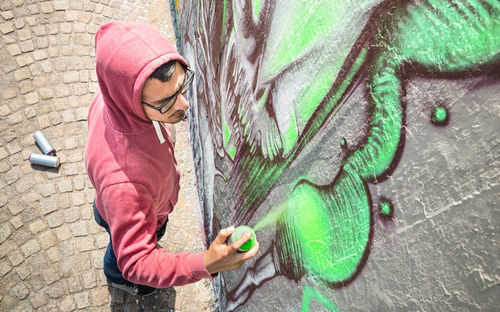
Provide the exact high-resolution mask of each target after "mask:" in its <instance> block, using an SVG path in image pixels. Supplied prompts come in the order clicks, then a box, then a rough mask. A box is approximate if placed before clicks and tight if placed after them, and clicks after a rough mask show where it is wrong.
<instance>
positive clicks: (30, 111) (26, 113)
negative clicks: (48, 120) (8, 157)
mask: <svg viewBox="0 0 500 312" xmlns="http://www.w3.org/2000/svg"><path fill="white" fill-rule="evenodd" d="M24 116H26V118H27V119H31V118H34V117H36V109H35V108H34V107H27V108H26V109H25V110H24ZM26 159H27V158H26Z"/></svg>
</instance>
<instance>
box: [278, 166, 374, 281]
mask: <svg viewBox="0 0 500 312" xmlns="http://www.w3.org/2000/svg"><path fill="white" fill-rule="evenodd" d="M277 228H278V235H277V242H276V244H277V247H278V248H279V250H278V253H279V254H280V261H281V265H282V266H287V267H289V268H290V269H291V270H293V271H294V272H293V275H297V276H299V275H302V274H303V273H305V272H307V273H309V274H311V275H313V276H316V277H318V278H320V279H322V280H325V281H328V282H331V283H335V282H340V281H343V280H346V279H348V278H349V277H350V276H351V275H352V274H353V273H354V272H355V271H356V269H357V267H358V264H359V262H360V261H361V258H362V256H363V253H364V251H365V246H366V243H367V241H368V236H369V232H370V206H369V200H368V194H367V192H366V191H365V187H364V185H363V182H362V181H361V179H360V178H359V175H357V174H356V173H354V172H350V171H349V170H348V169H347V170H344V171H342V172H341V173H340V174H339V176H338V177H337V180H336V181H335V182H334V183H332V185H330V186H326V187H317V186H316V185H313V184H310V183H309V182H307V181H305V180H303V181H302V182H299V183H298V184H297V186H296V187H295V189H294V190H293V191H292V194H291V195H290V197H289V200H288V209H287V210H286V211H285V216H284V217H283V218H281V219H278V223H277ZM290 260H291V261H292V263H290ZM291 264H293V265H291Z"/></svg>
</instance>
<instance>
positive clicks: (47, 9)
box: [40, 1, 54, 13]
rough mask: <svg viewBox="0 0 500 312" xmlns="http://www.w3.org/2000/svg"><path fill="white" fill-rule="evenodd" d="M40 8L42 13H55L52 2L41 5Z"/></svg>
mask: <svg viewBox="0 0 500 312" xmlns="http://www.w3.org/2000/svg"><path fill="white" fill-rule="evenodd" d="M40 8H41V10H42V13H52V12H53V11H54V6H53V5H52V2H51V1H47V2H42V3H40Z"/></svg>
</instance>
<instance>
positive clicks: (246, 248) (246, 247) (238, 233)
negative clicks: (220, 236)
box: [227, 225, 257, 252]
mask: <svg viewBox="0 0 500 312" xmlns="http://www.w3.org/2000/svg"><path fill="white" fill-rule="evenodd" d="M246 232H250V233H252V238H250V240H248V241H247V242H246V243H244V244H243V245H242V246H241V247H240V249H238V252H245V251H249V250H250V249H252V247H253V246H254V245H255V242H256V241H257V238H256V236H255V231H254V230H253V229H252V228H251V227H249V226H246V225H240V226H238V227H237V228H236V229H234V231H233V233H232V234H231V236H229V238H228V239H227V242H228V244H232V243H233V242H235V241H237V240H238V239H240V238H241V237H242V236H243V234H245V233H246Z"/></svg>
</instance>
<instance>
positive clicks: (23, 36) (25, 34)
mask: <svg viewBox="0 0 500 312" xmlns="http://www.w3.org/2000/svg"><path fill="white" fill-rule="evenodd" d="M18 28H20V27H18ZM17 36H18V37H19V40H21V41H24V40H28V39H31V38H32V37H33V35H32V33H31V29H30V28H29V27H25V28H23V29H19V30H18V31H17Z"/></svg>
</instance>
